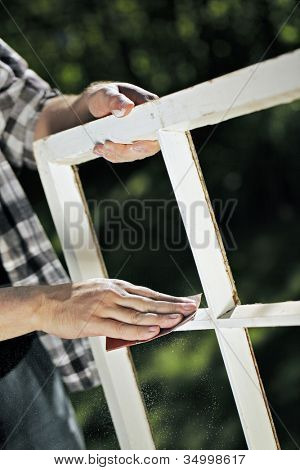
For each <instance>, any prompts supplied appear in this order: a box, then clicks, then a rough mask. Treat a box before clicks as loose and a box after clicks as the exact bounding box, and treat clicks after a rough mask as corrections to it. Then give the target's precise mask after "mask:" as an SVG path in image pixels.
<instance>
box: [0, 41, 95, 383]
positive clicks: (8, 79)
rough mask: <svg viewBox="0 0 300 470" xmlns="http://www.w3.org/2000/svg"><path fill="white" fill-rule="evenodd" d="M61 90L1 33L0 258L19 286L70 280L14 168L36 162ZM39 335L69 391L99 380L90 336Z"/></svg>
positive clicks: (34, 166) (12, 281)
mask: <svg viewBox="0 0 300 470" xmlns="http://www.w3.org/2000/svg"><path fill="white" fill-rule="evenodd" d="M56 94H57V93H56V91H54V90H53V89H51V88H50V86H49V85H48V84H47V83H46V82H44V81H43V80H42V79H41V78H40V77H38V75H36V74H35V73H34V72H33V71H32V70H30V69H28V66H27V64H26V62H25V61H24V60H23V59H22V58H21V57H20V56H19V55H18V54H17V53H16V52H15V51H13V50H12V49H11V48H10V47H9V46H8V45H7V44H6V43H5V42H4V41H2V40H1V39H0V258H1V261H2V264H3V267H4V269H5V270H6V272H7V274H8V277H9V279H10V282H11V284H12V285H14V286H21V285H22V286H24V285H34V284H40V283H44V284H45V283H46V284H58V283H63V282H69V278H68V276H67V274H66V273H65V271H64V269H63V267H62V266H61V264H60V262H59V260H58V259H57V257H56V255H55V253H54V251H53V248H52V246H51V243H50V242H49V240H48V238H47V236H46V234H45V232H44V230H43V228H42V226H41V224H40V222H39V220H38V218H37V216H36V215H35V214H34V212H33V210H32V207H31V205H30V203H29V201H28V199H27V198H26V195H25V193H24V191H23V189H22V187H21V185H20V183H19V181H18V179H17V178H16V175H15V173H14V170H13V168H17V169H18V168H21V167H22V166H23V165H26V166H28V167H30V168H32V169H35V168H36V165H35V160H34V157H33V151H32V142H33V134H34V127H35V123H36V121H37V118H38V116H39V113H40V111H41V110H42V108H43V105H44V104H45V102H46V100H47V99H49V98H52V97H53V96H55V95H56ZM39 339H40V341H41V342H42V344H43V345H44V347H45V348H46V350H47V351H48V352H49V354H50V356H51V359H52V361H53V363H54V365H55V366H56V367H58V369H59V371H60V373H61V375H62V378H63V381H64V382H65V384H66V385H67V387H68V388H69V390H70V391H77V390H84V389H87V388H90V387H93V386H96V385H99V383H100V380H99V376H98V372H97V369H96V365H95V362H94V358H93V356H92V352H91V350H90V347H89V343H88V340H87V339H78V340H72V341H71V340H62V339H60V338H57V337H56V336H52V335H48V334H44V333H39Z"/></svg>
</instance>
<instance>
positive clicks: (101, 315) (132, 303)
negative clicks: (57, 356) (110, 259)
mask: <svg viewBox="0 0 300 470" xmlns="http://www.w3.org/2000/svg"><path fill="white" fill-rule="evenodd" d="M0 304H1V309H0V341H1V340H4V339H9V338H13V337H16V336H20V335H23V334H25V333H30V332H32V331H36V330H38V331H44V332H46V333H50V334H54V335H56V336H59V337H61V338H67V339H75V338H82V337H86V336H109V337H111V338H119V339H125V340H133V341H136V340H140V341H141V340H146V339H151V338H153V337H154V336H156V335H157V334H158V333H159V331H160V328H170V327H172V326H175V325H176V324H177V323H179V322H180V321H181V320H182V318H183V316H186V315H189V314H191V313H193V312H195V311H196V308H197V304H196V301H194V300H192V299H190V298H188V297H172V296H170V295H165V294H160V293H159V292H155V291H153V290H151V289H147V288H145V287H141V286H135V285H133V284H130V283H129V282H125V281H119V280H118V279H112V280H111V279H91V280H89V281H85V282H80V283H74V284H60V285H56V286H33V287H30V286H26V287H9V288H2V289H0Z"/></svg>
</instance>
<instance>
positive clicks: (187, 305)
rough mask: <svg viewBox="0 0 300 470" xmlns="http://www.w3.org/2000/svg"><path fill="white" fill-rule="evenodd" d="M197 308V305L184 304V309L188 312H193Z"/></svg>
mask: <svg viewBox="0 0 300 470" xmlns="http://www.w3.org/2000/svg"><path fill="white" fill-rule="evenodd" d="M195 308H196V304H195V303H190V304H184V305H183V309H184V310H187V311H188V312H193V311H194V310H195Z"/></svg>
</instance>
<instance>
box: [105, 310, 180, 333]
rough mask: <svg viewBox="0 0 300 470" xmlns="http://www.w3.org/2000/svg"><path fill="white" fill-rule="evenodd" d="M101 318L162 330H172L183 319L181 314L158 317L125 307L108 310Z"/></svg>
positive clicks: (154, 314)
mask: <svg viewBox="0 0 300 470" xmlns="http://www.w3.org/2000/svg"><path fill="white" fill-rule="evenodd" d="M101 318H110V319H113V320H118V321H120V322H123V323H128V324H131V325H140V326H155V325H156V326H159V327H160V328H171V327H173V326H175V325H177V324H178V323H179V322H180V321H181V320H182V318H183V315H182V314H180V313H171V314H169V315H158V314H156V313H141V312H139V311H137V310H134V309H130V308H123V307H117V306H116V307H115V308H110V309H106V310H105V312H103V313H102V314H101Z"/></svg>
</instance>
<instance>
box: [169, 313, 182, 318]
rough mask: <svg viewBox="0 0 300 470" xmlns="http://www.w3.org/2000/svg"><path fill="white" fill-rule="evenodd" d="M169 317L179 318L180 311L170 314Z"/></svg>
mask: <svg viewBox="0 0 300 470" xmlns="http://www.w3.org/2000/svg"><path fill="white" fill-rule="evenodd" d="M168 317H169V318H179V317H180V315H179V314H178V313H172V314H171V315H168Z"/></svg>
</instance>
